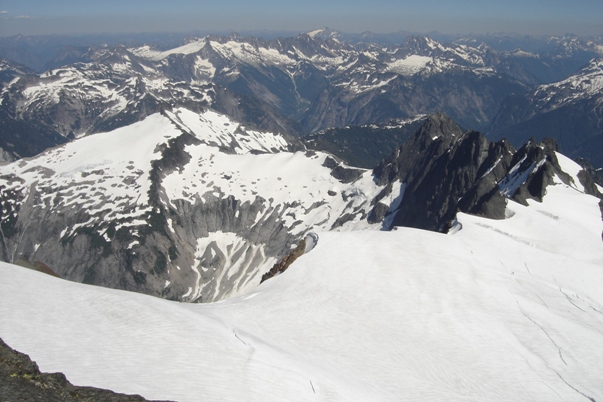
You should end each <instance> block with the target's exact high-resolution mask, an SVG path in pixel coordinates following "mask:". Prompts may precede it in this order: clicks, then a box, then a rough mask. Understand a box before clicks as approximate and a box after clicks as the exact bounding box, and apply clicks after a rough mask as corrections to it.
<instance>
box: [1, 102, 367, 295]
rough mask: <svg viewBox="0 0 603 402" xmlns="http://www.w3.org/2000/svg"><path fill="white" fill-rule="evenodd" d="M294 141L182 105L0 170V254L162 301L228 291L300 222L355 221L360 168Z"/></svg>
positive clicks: (360, 203) (363, 198)
mask: <svg viewBox="0 0 603 402" xmlns="http://www.w3.org/2000/svg"><path fill="white" fill-rule="evenodd" d="M296 149H299V148H298V145H295V144H292V143H291V142H289V141H287V138H286V137H285V136H282V135H276V134H271V133H263V132H258V131H254V130H251V129H248V128H246V127H244V126H242V125H240V124H238V123H236V122H235V121H233V120H231V119H230V118H227V117H226V116H224V115H220V114H218V113H216V112H213V111H205V112H203V113H200V114H199V113H196V112H193V111H190V110H188V109H182V108H181V109H174V110H165V111H164V112H163V113H162V114H154V115H152V116H150V117H148V118H147V119H145V120H143V121H141V122H139V123H136V124H134V125H131V126H128V127H124V128H121V129H118V130H115V131H112V132H109V133H101V134H97V135H93V136H88V137H84V138H81V139H78V140H76V141H73V142H71V143H69V144H66V145H64V146H62V147H59V148H55V149H52V150H49V151H47V152H45V153H44V154H42V155H40V156H38V157H36V158H33V159H30V160H20V161H17V162H14V163H12V164H8V165H5V166H2V167H1V168H0V169H1V173H0V189H1V190H2V191H1V193H0V194H1V199H0V203H1V207H2V215H1V216H0V223H1V229H2V231H1V238H0V239H1V242H0V255H1V257H2V259H3V260H5V261H10V262H13V261H16V260H18V259H20V258H22V259H24V260H28V261H30V262H31V263H35V262H42V263H44V264H46V265H47V266H48V267H50V268H51V269H52V270H54V271H55V272H56V273H57V274H59V275H60V276H61V277H64V278H67V279H71V280H75V281H78V282H86V283H91V284H96V285H102V286H108V287H113V288H120V289H126V290H133V291H138V292H143V293H148V294H153V295H157V296H162V297H165V298H169V299H177V300H183V301H213V300H220V299H222V298H224V297H227V296H231V295H234V294H237V293H239V292H242V291H244V290H245V289H248V288H249V287H253V286H255V285H257V284H258V283H259V281H260V278H261V276H262V274H263V273H264V272H265V271H267V270H268V269H269V268H270V267H272V265H274V263H275V262H277V261H278V260H279V259H280V258H282V257H283V256H285V255H286V254H288V253H289V251H290V248H291V246H292V245H295V244H297V243H298V242H299V241H300V240H301V239H303V237H304V235H305V233H306V232H307V231H308V230H310V229H312V228H316V229H321V230H329V229H331V228H341V229H345V228H353V227H354V226H356V225H366V222H364V221H363V218H364V217H365V216H366V214H367V212H368V209H369V207H370V200H371V199H372V197H374V195H375V194H376V192H377V191H378V186H377V185H376V184H375V183H374V181H373V180H372V177H371V173H370V171H366V170H361V169H351V168H348V167H345V166H342V165H341V164H340V163H338V162H336V161H335V160H334V159H332V158H331V157H329V156H328V155H327V154H324V153H320V152H305V151H295V150H296ZM342 217H343V218H342Z"/></svg>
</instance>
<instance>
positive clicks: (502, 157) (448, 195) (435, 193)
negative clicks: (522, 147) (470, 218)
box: [372, 113, 514, 231]
mask: <svg viewBox="0 0 603 402" xmlns="http://www.w3.org/2000/svg"><path fill="white" fill-rule="evenodd" d="M512 151H514V150H513V148H512V147H511V146H510V144H508V143H506V142H504V141H502V142H499V143H490V142H489V141H488V140H486V139H485V137H483V136H482V135H481V134H479V133H478V132H475V131H468V132H466V133H463V131H462V130H461V129H460V127H459V126H458V125H457V124H456V123H455V122H454V121H453V120H452V119H450V118H449V117H447V116H446V115H444V114H441V113H439V114H436V115H433V116H430V117H429V118H428V119H427V121H426V122H425V123H424V125H423V126H422V127H421V129H420V130H419V131H418V132H417V133H416V134H415V136H414V137H413V138H411V139H410V140H409V141H408V142H407V143H405V144H404V145H402V146H401V147H400V148H399V149H398V150H397V151H396V152H395V153H394V154H393V155H391V156H390V157H389V158H387V159H385V160H384V161H382V162H381V163H380V164H379V165H378V166H377V167H376V168H375V169H374V174H375V178H376V180H377V181H378V183H380V184H386V183H391V185H392V186H404V192H403V194H404V195H403V198H402V200H401V202H400V204H399V205H398V206H397V208H396V209H395V210H393V211H392V210H389V209H388V210H386V209H385V208H384V207H383V206H382V205H379V204H378V203H377V204H376V205H375V208H374V209H373V211H372V220H373V221H379V220H380V219H383V218H385V214H391V215H393V216H392V217H391V219H390V220H389V221H390V222H391V223H390V224H389V226H388V227H387V228H391V227H393V226H410V227H416V228H421V229H428V230H435V231H438V230H441V229H442V227H443V225H444V224H445V222H447V221H449V220H451V219H453V218H454V216H455V214H456V212H457V210H462V211H464V212H468V213H473V214H477V215H482V216H487V217H490V218H499V219H500V218H504V210H505V205H506V204H505V201H504V197H503V196H501V195H500V194H499V193H498V192H497V191H496V186H497V183H498V181H499V180H501V179H502V178H503V177H504V174H505V173H506V170H507V168H508V165H509V164H510V162H511V152H512ZM392 190H393V189H392ZM392 190H390V192H391V191H392ZM387 195H388V193H387V191H386V192H385V193H383V194H381V195H380V197H381V198H385V197H386V196H387ZM378 198H379V197H378ZM376 201H377V202H378V201H379V200H376Z"/></svg>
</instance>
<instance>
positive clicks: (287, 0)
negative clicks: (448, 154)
mask: <svg viewBox="0 0 603 402" xmlns="http://www.w3.org/2000/svg"><path fill="white" fill-rule="evenodd" d="M323 26H328V27H330V28H332V29H337V30H340V31H344V32H363V31H373V32H379V33H385V32H396V31H403V30H404V31H413V32H424V33H426V32H429V31H440V32H443V33H472V32H473V33H485V32H519V33H527V34H544V33H550V34H564V33H568V32H569V33H575V34H579V35H592V34H603V0H573V1H567V0H422V1H417V0H413V1H410V0H398V1H395V0H345V1H344V0H280V1H277V0H264V1H261V2H258V1H251V0H247V1H245V0H211V1H206V0H197V1H192V0H100V1H91V0H0V36H9V35H15V34H19V33H20V34H24V35H39V34H66V33H111V32H116V33H117V32H119V33H124V32H156V31H163V32H166V31H172V32H184V31H208V30H216V31H244V30H255V29H258V30H260V29H266V30H274V31H279V30H284V31H308V30H311V29H314V28H318V27H323Z"/></svg>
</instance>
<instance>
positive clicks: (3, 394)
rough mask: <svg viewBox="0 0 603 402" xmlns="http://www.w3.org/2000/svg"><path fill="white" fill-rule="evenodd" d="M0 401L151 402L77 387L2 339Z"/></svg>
mask: <svg viewBox="0 0 603 402" xmlns="http://www.w3.org/2000/svg"><path fill="white" fill-rule="evenodd" d="M0 400H2V401H7V402H8V401H15V402H16V401H21V402H34V401H35V402H38V401H40V402H41V401H44V402H50V401H57V402H58V401H90V402H92V401H109V402H118V401H120V402H121V401H123V402H137V401H146V400H147V399H144V398H143V397H141V396H140V395H124V394H118V393H115V392H113V391H109V390H104V389H100V388H93V387H77V386H74V385H72V384H71V383H70V382H69V381H68V380H67V378H65V375H64V374H63V373H52V374H47V373H40V369H39V368H38V365H37V364H36V363H35V362H33V361H32V360H31V359H30V358H29V356H27V355H26V354H23V353H20V352H17V351H16V350H13V349H12V348H11V347H9V346H8V345H7V344H6V343H4V341H3V340H2V339H0Z"/></svg>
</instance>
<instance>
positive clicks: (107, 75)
mask: <svg viewBox="0 0 603 402" xmlns="http://www.w3.org/2000/svg"><path fill="white" fill-rule="evenodd" d="M398 36H399V37H400V39H402V36H404V41H403V42H402V43H398V44H386V43H385V42H387V41H385V40H384V39H383V38H381V39H379V36H375V35H370V34H368V33H366V34H363V35H360V36H353V35H346V34H342V33H339V32H336V31H332V30H328V29H319V30H315V31H312V32H308V33H303V34H300V35H298V36H296V37H288V38H275V39H269V40H266V39H260V38H256V37H243V36H240V35H236V34H235V35H232V36H230V37H220V36H205V37H201V38H199V37H189V38H187V39H186V40H185V42H184V44H182V45H180V46H176V47H170V46H169V45H168V44H167V42H169V41H168V40H167V39H169V38H171V39H174V38H173V37H167V38H163V39H162V40H158V42H159V43H160V45H159V46H153V45H132V44H130V45H88V46H81V45H78V46H74V45H70V46H68V47H63V48H61V50H57V51H56V52H54V56H53V57H52V59H49V60H47V61H46V62H45V66H46V67H45V68H47V70H45V71H44V72H43V73H41V74H37V73H33V71H32V70H29V69H27V68H26V67H23V66H20V65H18V64H16V63H14V62H10V61H8V60H7V61H4V62H3V64H2V65H0V67H1V69H0V85H2V91H1V93H0V101H1V103H0V122H1V123H2V130H1V132H0V148H1V149H3V153H2V155H4V156H3V158H4V159H9V158H19V157H22V156H32V155H35V154H37V153H39V152H41V151H42V150H44V149H46V148H47V147H49V146H52V145H54V144H59V143H62V142H65V141H67V140H69V139H73V138H76V137H80V136H83V135H87V134H92V133H95V132H102V131H107V130H111V129H113V128H117V127H121V126H124V125H128V124H131V123H133V122H135V121H139V120H140V119H143V118H144V117H146V116H148V115H149V114H152V113H154V112H156V111H158V110H161V109H163V108H166V107H174V106H185V107H187V108H189V109H191V110H197V111H201V110H203V109H204V108H208V107H209V108H213V109H214V110H216V111H218V112H221V113H225V114H227V115H229V116H231V117H232V118H234V119H235V120H237V121H240V122H242V123H244V124H249V125H252V126H253V127H256V128H258V129H262V130H269V131H273V132H280V133H286V134H289V135H293V136H296V137H305V136H307V135H308V134H309V133H312V132H316V131H319V130H327V129H341V128H344V127H348V126H358V127H360V126H366V125H371V124H372V125H379V124H384V123H387V122H389V121H392V120H400V119H402V120H408V119H410V120H412V119H416V118H418V117H419V116H421V115H426V114H431V113H435V112H444V113H446V114H447V115H449V116H450V117H452V118H453V119H454V120H456V121H458V122H459V123H460V124H461V126H463V127H465V128H470V129H478V130H481V131H483V132H485V134H486V135H487V136H488V137H489V138H493V139H497V138H501V136H506V137H508V138H510V139H511V140H512V141H513V142H514V144H515V145H516V146H519V145H521V143H523V142H525V141H526V140H527V139H528V138H530V137H535V138H542V137H544V136H551V135H553V136H555V137H556V138H557V140H558V143H559V144H560V147H561V150H562V151H563V152H565V153H567V154H569V155H573V156H582V157H586V158H588V159H591V160H592V161H593V163H594V164H595V166H601V164H600V160H601V158H600V157H599V156H598V155H600V152H599V151H597V150H596V149H597V147H596V146H595V147H593V146H592V144H591V143H589V142H588V141H589V139H591V138H594V137H596V136H597V135H600V133H601V131H600V128H599V127H600V116H599V114H598V112H597V110H598V109H596V107H595V106H592V105H591V104H590V103H588V104H585V105H583V106H578V107H575V108H573V109H572V112H571V114H572V117H571V119H574V120H577V121H578V122H579V123H575V124H574V123H572V125H571V127H568V129H567V130H563V132H558V133H554V134H550V130H548V128H547V127H546V123H539V122H536V121H535V120H534V118H533V117H532V118H530V119H531V122H530V123H529V124H528V126H527V128H525V129H520V130H517V131H518V132H515V130H514V129H511V128H509V127H511V126H513V124H514V123H513V122H516V123H519V122H520V121H519V120H521V119H525V118H527V117H526V116H522V117H517V116H515V114H517V113H516V112H513V110H514V108H517V107H519V108H521V109H522V113H523V110H524V109H525V110H535V112H534V116H536V114H541V110H540V109H541V108H540V106H537V105H531V104H530V102H532V101H536V98H535V97H534V96H530V95H529V94H530V93H531V91H540V92H539V93H541V92H542V91H543V89H539V88H545V87H546V88H553V87H559V86H563V85H564V84H563V83H564V82H566V81H567V80H570V81H572V80H573V81H576V80H580V79H581V78H578V76H580V75H584V74H586V75H588V76H589V77H591V76H593V74H595V75H596V74H597V71H600V69H601V64H600V63H599V62H598V61H596V60H598V59H597V58H598V57H601V54H602V53H603V45H602V44H601V43H603V42H601V38H589V39H586V38H578V37H574V36H564V37H547V38H530V37H517V36H496V35H493V36H480V37H457V38H453V39H454V42H448V43H443V42H438V41H436V40H434V39H431V38H429V37H418V36H408V35H402V34H400V35H398ZM11 40H12V42H11ZM49 40H51V39H46V42H44V41H43V40H42V39H41V38H25V37H18V38H17V37H15V38H12V39H11V38H4V39H3V43H4V45H3V46H4V47H3V49H5V50H3V52H4V53H2V52H0V54H8V55H11V54H12V53H11V52H9V51H8V50H6V49H12V50H11V51H15V52H17V50H18V49H19V46H21V44H24V43H25V44H27V43H34V44H35V43H47V41H49ZM371 41H373V42H371ZM11 43H12V45H11ZM16 43H18V44H20V45H19V46H17V45H16ZM130 43H131V42H130ZM513 44H517V45H521V44H523V45H525V46H526V49H530V50H529V51H528V50H524V49H520V48H514V49H513V50H501V49H507V48H509V47H511V45H513ZM30 46H34V45H33V44H32V45H30ZM22 48H27V46H25V45H22ZM534 49H536V50H534ZM23 52H25V51H23ZM25 53H26V52H25ZM591 60H594V61H591ZM588 63H590V64H588ZM585 65H586V67H585ZM579 68H583V69H582V70H579ZM569 77H574V78H569ZM587 80H588V77H586V78H584V79H583V80H582V82H584V83H585V84H584V85H582V86H580V87H572V88H571V91H572V93H571V94H569V92H568V91H570V88H569V87H568V86H567V85H565V88H566V89H565V92H560V93H559V94H558V95H557V98H556V99H557V101H556V102H558V103H559V104H561V103H563V104H568V102H569V100H571V99H577V97H580V98H581V99H584V98H585V97H589V96H590V97H593V96H594V97H596V91H594V92H593V91H592V90H590V91H589V90H588V87H589V84H588V81H587ZM539 86H544V87H539ZM566 92H567V93H568V95H567V96H568V100H567V101H564V100H563V99H561V98H562V97H563V93H566ZM522 97H526V98H525V100H523V101H521V99H523V98H522ZM593 99H594V98H593ZM517 102H519V104H520V105H521V106H517V105H518V103H517ZM588 102H591V103H592V102H595V103H596V100H593V101H588ZM574 103H575V102H574ZM514 105H515V106H514ZM537 110H538V112H537ZM566 110H569V109H567V108H562V109H561V108H558V109H557V112H556V115H555V116H556V117H555V118H557V119H565V120H568V119H566V117H565V114H564V113H565V112H564V111H566ZM510 113H511V114H513V113H514V115H513V116H508V114H510ZM544 120H546V121H547V122H549V121H552V120H549V119H548V117H547V118H544ZM553 120H554V119H553ZM512 123H513V124H512ZM526 124H527V123H526ZM543 124H544V125H543ZM553 124H554V125H557V124H556V123H553ZM557 126H558V125H557ZM509 130H511V131H513V132H510V131H509ZM597 130H598V131H597ZM574 131H580V132H579V133H576V132H574ZM356 133H358V131H357V130H356ZM356 135H357V134H356ZM559 136H564V137H568V138H560V137H559ZM569 137H571V138H569ZM323 138H325V137H323ZM367 140H368V141H369V142H370V138H369V139H367ZM585 141H586V142H585ZM592 141H595V140H592ZM370 147H371V146H370V145H369V146H368V148H370Z"/></svg>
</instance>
